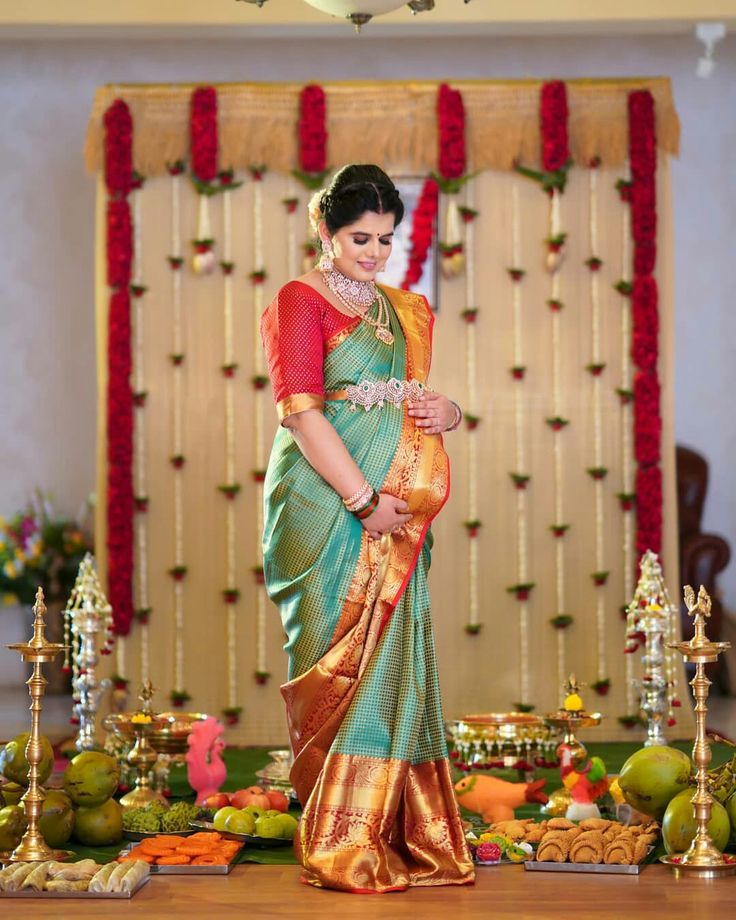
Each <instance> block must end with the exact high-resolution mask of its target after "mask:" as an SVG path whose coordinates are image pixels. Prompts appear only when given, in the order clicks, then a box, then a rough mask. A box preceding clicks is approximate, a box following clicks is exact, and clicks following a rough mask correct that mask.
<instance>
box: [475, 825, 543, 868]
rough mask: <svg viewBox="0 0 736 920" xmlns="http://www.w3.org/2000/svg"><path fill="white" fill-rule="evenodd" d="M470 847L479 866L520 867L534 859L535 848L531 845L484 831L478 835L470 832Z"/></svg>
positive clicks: (503, 835)
mask: <svg viewBox="0 0 736 920" xmlns="http://www.w3.org/2000/svg"><path fill="white" fill-rule="evenodd" d="M465 839H466V841H467V843H468V846H469V847H470V852H471V854H472V856H473V862H474V863H476V865H479V866H501V865H506V866H513V865H517V866H520V865H522V864H523V863H524V862H526V860H528V859H533V858H534V848H533V847H532V845H531V844H530V843H525V842H524V841H521V842H519V843H515V842H514V841H513V840H512V839H511V837H507V836H506V835H505V834H501V833H498V832H495V833H494V832H492V831H483V832H482V833H481V834H480V835H478V834H477V833H476V832H475V831H470V832H468V833H467V834H466V835H465Z"/></svg>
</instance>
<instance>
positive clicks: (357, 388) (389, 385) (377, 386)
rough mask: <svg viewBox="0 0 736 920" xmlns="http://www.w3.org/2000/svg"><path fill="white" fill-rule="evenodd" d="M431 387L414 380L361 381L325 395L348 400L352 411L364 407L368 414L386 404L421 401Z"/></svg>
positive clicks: (329, 397) (327, 397)
mask: <svg viewBox="0 0 736 920" xmlns="http://www.w3.org/2000/svg"><path fill="white" fill-rule="evenodd" d="M428 390H429V387H426V386H425V385H424V384H423V383H420V382H419V381H418V380H415V379H414V378H412V379H411V380H397V379H396V377H391V379H390V380H361V382H360V383H354V384H352V385H351V386H349V387H348V388H347V389H345V390H332V391H331V392H329V393H327V394H325V399H327V400H334V399H347V400H348V402H349V403H350V408H351V410H352V411H355V409H357V408H358V406H362V407H363V408H364V409H365V411H366V412H367V411H368V410H369V409H372V408H373V406H378V408H379V409H383V405H384V403H387V402H388V403H392V404H393V405H394V406H398V405H400V404H401V403H402V402H404V401H405V400H407V399H409V400H413V399H419V397H420V396H421V395H422V394H423V393H425V392H427V391H428Z"/></svg>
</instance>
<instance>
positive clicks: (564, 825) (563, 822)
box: [547, 818, 575, 831]
mask: <svg viewBox="0 0 736 920" xmlns="http://www.w3.org/2000/svg"><path fill="white" fill-rule="evenodd" d="M573 827H575V825H574V824H573V823H572V821H568V820H567V818H550V819H549V821H548V822H547V830H550V831H569V830H570V829H571V828H573Z"/></svg>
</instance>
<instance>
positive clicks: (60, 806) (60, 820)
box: [38, 789, 75, 847]
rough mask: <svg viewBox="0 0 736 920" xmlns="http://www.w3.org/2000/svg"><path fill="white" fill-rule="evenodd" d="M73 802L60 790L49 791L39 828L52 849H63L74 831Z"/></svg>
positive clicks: (42, 809) (42, 808)
mask: <svg viewBox="0 0 736 920" xmlns="http://www.w3.org/2000/svg"><path fill="white" fill-rule="evenodd" d="M74 820H75V819H74V809H73V808H72V800H71V799H70V798H69V796H68V795H67V794H66V793H65V792H62V791H61V790H60V789H49V790H48V791H47V792H46V797H45V798H44V800H43V805H42V806H41V819H40V821H39V823H38V824H39V828H40V830H41V833H42V834H43V839H44V840H45V841H46V843H47V844H48V845H49V846H50V847H63V846H64V844H65V843H66V842H67V841H68V840H69V838H70V837H71V835H72V831H73V830H74Z"/></svg>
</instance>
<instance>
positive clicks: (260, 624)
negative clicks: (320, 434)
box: [253, 180, 268, 673]
mask: <svg viewBox="0 0 736 920" xmlns="http://www.w3.org/2000/svg"><path fill="white" fill-rule="evenodd" d="M262 183H263V180H261V181H254V182H253V262H254V265H253V268H254V269H255V270H260V269H262V268H264V261H263V259H264V257H263V187H262ZM262 313H263V287H262V285H260V284H254V285H253V349H254V354H253V367H254V369H255V372H256V374H259V375H260V374H262V373H263V368H264V364H263V351H262V349H261V314H262ZM264 392H265V391H262V390H257V391H256V393H255V407H254V409H255V412H254V428H255V431H254V435H255V467H256V469H257V470H262V469H263V468H264V466H265V463H266V459H265V458H266V449H265V439H264V418H263V394H264ZM262 534H263V485H262V484H261V483H256V558H257V560H258V564H259V565H262V564H263V551H262V548H261V536H262ZM256 598H257V606H256V671H259V672H261V673H266V672H267V671H268V667H267V664H266V592H265V588H264V587H263V585H260V584H258V585H256Z"/></svg>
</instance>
